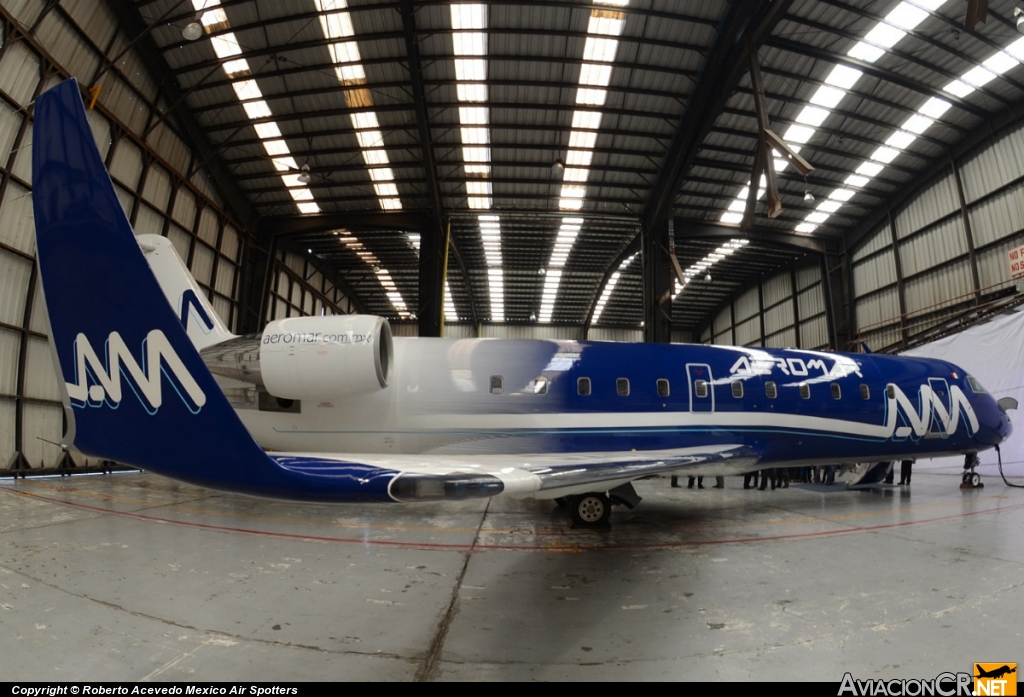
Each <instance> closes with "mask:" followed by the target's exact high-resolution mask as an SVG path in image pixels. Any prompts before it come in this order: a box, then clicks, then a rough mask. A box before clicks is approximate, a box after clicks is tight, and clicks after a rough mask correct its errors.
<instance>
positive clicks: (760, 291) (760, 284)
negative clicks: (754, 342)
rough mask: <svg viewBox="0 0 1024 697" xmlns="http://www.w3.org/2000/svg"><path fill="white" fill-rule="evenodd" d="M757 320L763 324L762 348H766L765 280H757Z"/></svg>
mask: <svg viewBox="0 0 1024 697" xmlns="http://www.w3.org/2000/svg"><path fill="white" fill-rule="evenodd" d="M757 318H758V320H760V323H761V348H764V347H765V346H766V345H767V344H765V337H764V335H765V330H764V278H758V279H757Z"/></svg>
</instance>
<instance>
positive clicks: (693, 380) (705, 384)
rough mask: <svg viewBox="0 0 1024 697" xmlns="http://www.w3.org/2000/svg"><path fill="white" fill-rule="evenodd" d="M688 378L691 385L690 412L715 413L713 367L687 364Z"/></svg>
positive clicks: (704, 364) (701, 364) (702, 364)
mask: <svg viewBox="0 0 1024 697" xmlns="http://www.w3.org/2000/svg"><path fill="white" fill-rule="evenodd" d="M686 377H687V379H688V381H689V384H690V411H714V410H715V388H714V385H713V384H712V383H713V381H714V378H713V377H712V376H711V366H709V365H708V364H706V363H687V364H686Z"/></svg>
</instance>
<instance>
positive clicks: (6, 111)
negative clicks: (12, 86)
mask: <svg viewBox="0 0 1024 697" xmlns="http://www.w3.org/2000/svg"><path fill="white" fill-rule="evenodd" d="M22 120H23V118H22V116H21V114H20V113H18V112H17V111H15V110H14V109H12V108H11V107H10V106H9V105H8V104H7V102H5V101H0V163H2V164H3V165H5V166H6V164H7V158H8V157H10V155H11V148H13V147H14V139H15V137H16V136H17V135H18V129H20V128H21V122H22Z"/></svg>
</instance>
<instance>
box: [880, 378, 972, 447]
mask: <svg viewBox="0 0 1024 697" xmlns="http://www.w3.org/2000/svg"><path fill="white" fill-rule="evenodd" d="M940 387H946V385H945V380H943V381H941V382H940ZM886 391H887V393H888V394H887V396H888V400H887V409H886V411H887V414H886V424H885V427H886V430H887V431H888V432H889V437H895V438H896V439H897V440H903V439H905V438H908V437H913V438H923V437H924V436H925V435H927V434H928V432H929V429H930V428H932V426H933V424H934V425H935V427H936V428H935V430H932V431H931V433H932V434H933V435H941V436H951V435H953V434H954V433H955V432H956V429H957V426H958V425H959V424H960V415H961V414H963V416H964V420H965V421H966V423H967V428H968V432H969V435H972V434H975V433H977V432H978V416H977V414H975V413H974V407H973V406H971V401H970V400H969V399H968V398H967V395H965V394H964V392H963V390H961V389H960V388H959V387H958V386H957V385H951V386H949V406H948V408H947V406H946V405H945V404H943V402H942V398H941V396H940V395H939V394H937V393H936V390H935V389H934V388H933V387H932V385H930V384H928V385H921V387H920V388H919V390H918V400H917V401H918V403H917V405H916V406H915V405H914V403H913V402H911V401H910V398H909V397H907V395H905V394H904V393H903V390H901V389H900V388H899V387H897V386H896V385H893V384H889V385H888V386H887V387H886ZM943 391H945V390H943ZM900 414H902V415H903V421H904V425H903V426H897V421H898V420H899V416H900Z"/></svg>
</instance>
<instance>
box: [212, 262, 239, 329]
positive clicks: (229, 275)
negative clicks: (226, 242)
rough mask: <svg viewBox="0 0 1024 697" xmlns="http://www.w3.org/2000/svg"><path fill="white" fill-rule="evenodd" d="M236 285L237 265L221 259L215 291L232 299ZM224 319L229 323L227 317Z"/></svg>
mask: <svg viewBox="0 0 1024 697" xmlns="http://www.w3.org/2000/svg"><path fill="white" fill-rule="evenodd" d="M234 283H235V265H234V264H232V263H231V262H230V261H225V260H224V259H221V260H220V263H219V264H218V265H217V282H216V284H214V289H215V290H216V291H217V292H218V293H223V294H224V295H226V296H228V297H231V290H232V286H233V285H234ZM222 319H224V321H225V322H226V321H227V317H226V316H225V317H224V318H222Z"/></svg>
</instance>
